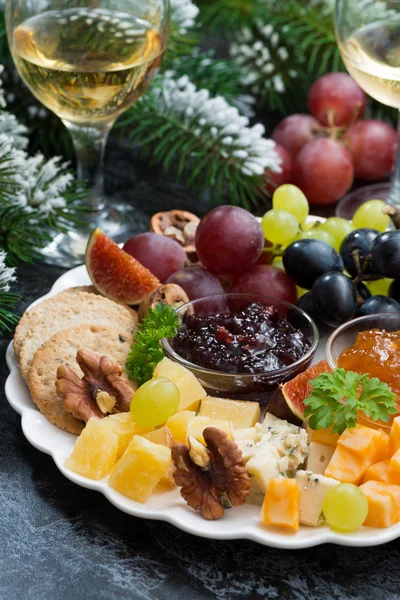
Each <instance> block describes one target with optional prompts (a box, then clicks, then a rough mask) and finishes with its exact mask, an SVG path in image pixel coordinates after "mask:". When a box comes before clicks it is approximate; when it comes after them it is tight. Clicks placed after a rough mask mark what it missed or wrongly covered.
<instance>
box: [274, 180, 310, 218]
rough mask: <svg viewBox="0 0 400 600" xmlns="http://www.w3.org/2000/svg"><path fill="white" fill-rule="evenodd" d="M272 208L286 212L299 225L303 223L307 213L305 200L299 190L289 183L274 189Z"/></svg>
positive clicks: (307, 208)
mask: <svg viewBox="0 0 400 600" xmlns="http://www.w3.org/2000/svg"><path fill="white" fill-rule="evenodd" d="M272 207H273V208H279V209H281V210H287V212H290V213H291V214H292V215H294V216H295V217H296V219H297V220H298V222H299V223H301V224H303V223H305V221H306V219H307V216H308V212H309V206H308V202H307V198H306V197H305V195H304V194H303V192H302V191H301V189H300V188H298V187H297V186H295V185H292V184H291V183H285V184H284V185H280V186H279V187H278V188H276V190H275V192H274V195H273V196H272Z"/></svg>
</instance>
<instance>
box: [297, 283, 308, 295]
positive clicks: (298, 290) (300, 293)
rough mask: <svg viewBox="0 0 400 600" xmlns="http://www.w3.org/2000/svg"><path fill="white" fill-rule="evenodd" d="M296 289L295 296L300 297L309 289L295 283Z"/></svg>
mask: <svg viewBox="0 0 400 600" xmlns="http://www.w3.org/2000/svg"><path fill="white" fill-rule="evenodd" d="M296 290H297V298H301V297H302V296H304V294H307V293H308V292H309V291H310V290H305V289H304V288H301V287H299V286H298V285H296Z"/></svg>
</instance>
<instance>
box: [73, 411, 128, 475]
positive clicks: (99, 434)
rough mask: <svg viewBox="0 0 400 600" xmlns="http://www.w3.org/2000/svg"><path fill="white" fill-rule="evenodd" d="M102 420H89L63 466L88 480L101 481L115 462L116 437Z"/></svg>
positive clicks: (116, 454) (116, 451)
mask: <svg viewBox="0 0 400 600" xmlns="http://www.w3.org/2000/svg"><path fill="white" fill-rule="evenodd" d="M103 421H104V419H96V418H91V419H89V421H88V422H87V424H86V427H85V429H84V430H83V431H82V433H81V434H80V436H79V437H78V439H77V440H76V442H75V446H74V449H73V451H72V454H71V456H70V457H69V458H67V460H66V461H65V466H66V467H67V468H68V469H71V471H74V472H75V473H79V474H80V475H83V476H84V477H89V479H96V480H98V479H103V478H104V477H107V475H109V474H110V472H111V470H112V468H113V467H114V465H115V463H116V462H117V456H118V436H117V434H116V433H114V431H112V429H110V428H109V427H105V426H104V424H103Z"/></svg>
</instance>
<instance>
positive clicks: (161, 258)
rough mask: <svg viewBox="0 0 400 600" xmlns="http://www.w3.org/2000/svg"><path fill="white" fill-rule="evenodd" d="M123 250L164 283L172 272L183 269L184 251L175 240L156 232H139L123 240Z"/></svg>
mask: <svg viewBox="0 0 400 600" xmlns="http://www.w3.org/2000/svg"><path fill="white" fill-rule="evenodd" d="M123 250H124V251H125V252H127V253H128V254H130V255H131V256H133V258H136V260H138V261H139V262H140V263H142V265H143V266H144V267H146V269H149V271H151V272H152V273H153V275H155V276H156V277H158V279H159V280H160V281H161V283H165V282H166V280H167V279H168V277H169V276H170V275H172V273H175V271H178V269H183V267H184V266H185V262H186V252H185V251H184V249H183V248H182V246H180V245H179V244H178V242H175V240H172V239H171V238H168V237H166V236H164V235H159V234H157V233H139V235H135V236H133V237H131V238H130V239H129V240H128V241H126V242H125V244H124V247H123Z"/></svg>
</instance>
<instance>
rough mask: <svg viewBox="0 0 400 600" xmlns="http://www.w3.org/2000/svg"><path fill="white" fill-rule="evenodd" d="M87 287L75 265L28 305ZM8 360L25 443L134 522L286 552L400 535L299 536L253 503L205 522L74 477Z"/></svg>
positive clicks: (64, 447) (180, 507)
mask: <svg viewBox="0 0 400 600" xmlns="http://www.w3.org/2000/svg"><path fill="white" fill-rule="evenodd" d="M320 220H321V221H322V220H323V219H322V218H321V219H320ZM88 283H90V280H89V277H88V274H87V271H86V268H85V266H84V265H81V266H79V267H75V268H74V269H71V270H70V271H67V272H66V273H64V274H63V275H61V277H59V278H58V279H57V280H56V281H55V283H54V285H53V287H52V288H51V290H50V291H49V292H48V293H47V294H46V295H44V296H42V297H41V298H38V299H37V300H35V302H33V303H32V304H31V305H30V307H32V306H34V305H35V304H38V303H39V302H41V301H42V300H44V299H45V298H49V297H50V296H54V295H55V294H57V293H58V292H60V291H62V290H63V289H66V288H68V287H72V286H74V285H85V284H88ZM30 307H29V308H30ZM6 361H7V365H8V367H9V369H10V374H9V376H8V378H7V380H6V384H5V393H6V398H7V401H8V403H9V404H10V406H11V407H12V408H13V409H14V410H15V411H16V412H18V413H19V414H20V415H21V427H22V432H23V434H24V436H25V438H26V439H27V440H28V442H29V443H30V444H31V445H32V446H34V447H35V448H37V449H38V450H40V451H41V452H44V453H45V454H48V455H50V456H51V457H52V459H53V461H54V462H55V464H56V466H57V468H58V469H59V471H60V472H61V473H62V474H63V475H64V476H65V477H66V478H67V479H69V480H70V481H72V482H73V483H75V484H76V485H80V486H81V487H85V488H88V489H91V490H95V491H98V492H99V493H102V494H103V495H104V496H105V497H106V498H107V500H108V501H109V502H111V504H113V505H114V506H115V507H116V508H118V509H119V510H121V511H122V512H124V513H126V514H129V515H132V516H135V517H138V518H146V519H153V520H160V521H165V522H168V523H170V524H172V525H174V526H175V527H177V528H179V529H181V530H182V531H185V532H187V533H190V534H192V535H196V536H199V537H204V538H208V539H215V540H232V539H247V540H251V541H254V542H256V543H259V544H262V545H265V546H269V547H273V548H280V549H288V550H295V549H302V548H310V547H313V546H317V545H320V544H325V543H331V544H338V545H342V546H353V547H367V546H377V545H380V544H384V543H386V542H390V541H392V540H395V539H397V538H398V537H400V523H398V524H397V525H394V526H393V527H390V528H388V529H373V528H369V527H361V528H360V529H359V530H358V531H356V532H354V533H351V534H342V533H338V532H335V531H332V530H330V529H329V528H328V527H319V528H311V527H305V526H302V527H301V528H300V531H299V533H294V534H292V533H285V532H282V531H278V530H274V529H272V528H270V529H266V528H263V527H262V526H260V525H259V524H258V515H259V510H260V509H259V507H257V506H254V505H245V506H243V507H239V508H236V509H234V510H233V511H226V513H225V515H224V518H223V519H221V520H219V521H213V522H210V521H205V520H204V519H203V518H202V517H201V516H200V515H199V514H198V513H195V512H194V511H192V510H191V509H189V508H188V507H187V506H186V504H185V502H184V501H183V500H182V498H181V497H180V494H179V492H178V491H177V490H169V491H165V492H164V494H163V493H158V494H154V495H153V496H152V497H151V499H150V501H149V503H147V504H140V503H138V502H135V501H134V500H131V499H129V498H126V497H125V496H123V495H121V494H119V493H118V492H116V491H115V490H113V489H112V488H110V487H109V486H108V485H107V481H106V480H101V481H94V480H92V479H89V478H87V477H83V476H81V475H78V474H76V473H74V472H73V471H71V470H70V469H67V468H66V467H65V466H64V464H63V463H64V460H65V458H66V457H67V456H68V454H69V453H70V451H71V449H72V446H73V443H74V439H75V436H73V435H71V434H69V433H66V432H64V431H61V430H59V429H58V428H57V427H56V426H55V425H53V424H51V423H49V422H48V421H47V420H46V419H45V418H44V417H43V415H41V413H40V412H39V411H38V410H37V408H36V407H35V406H34V404H33V402H32V399H31V397H30V394H29V390H28V388H27V386H26V384H25V382H24V380H23V378H22V376H21V374H20V371H19V367H18V364H17V362H16V359H15V356H14V352H13V348H12V342H10V344H9V346H8V348H7V352H6ZM43 432H44V436H41V435H40V433H43ZM163 497H164V499H165V498H166V497H168V503H167V504H165V502H164V503H163V500H162V498H163ZM160 499H161V500H160ZM158 504H161V506H158ZM163 504H164V505H163Z"/></svg>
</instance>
